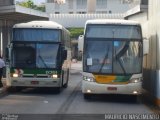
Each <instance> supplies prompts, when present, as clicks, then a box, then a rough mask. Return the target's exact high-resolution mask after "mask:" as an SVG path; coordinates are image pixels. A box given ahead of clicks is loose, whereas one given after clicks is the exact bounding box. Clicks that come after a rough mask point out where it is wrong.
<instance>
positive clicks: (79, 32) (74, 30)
mask: <svg viewBox="0 0 160 120" xmlns="http://www.w3.org/2000/svg"><path fill="white" fill-rule="evenodd" d="M68 30H69V31H70V33H71V38H78V37H79V35H82V34H83V32H84V28H68Z"/></svg>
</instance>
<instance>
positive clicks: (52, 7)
mask: <svg viewBox="0 0 160 120" xmlns="http://www.w3.org/2000/svg"><path fill="white" fill-rule="evenodd" d="M77 1H78V0H66V3H65V4H60V5H59V6H58V5H56V4H55V3H46V12H47V13H55V12H60V13H62V14H64V13H67V14H68V13H69V12H73V13H74V14H75V13H79V12H83V13H87V11H88V10H87V0H86V2H85V3H86V4H85V5H82V6H81V7H77ZM94 1H95V0H94ZM106 1H107V2H106V3H107V4H106V5H104V6H102V7H98V6H97V4H96V3H98V2H95V3H93V0H88V3H89V4H91V3H92V4H91V5H90V6H92V5H93V6H95V5H94V4H96V6H95V8H92V9H91V7H89V6H88V9H90V10H91V11H92V12H94V11H95V12H96V13H109V11H111V12H112V13H124V12H125V11H126V10H128V9H129V5H128V4H122V2H121V0H106ZM69 2H73V7H72V8H70V7H69ZM90 2H91V3H90ZM78 5H79V4H78ZM94 9H95V10H94Z"/></svg>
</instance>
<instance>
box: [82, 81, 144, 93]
mask: <svg viewBox="0 0 160 120" xmlns="http://www.w3.org/2000/svg"><path fill="white" fill-rule="evenodd" d="M141 91H142V82H138V83H129V84H116V85H115V84H98V83H96V82H88V81H84V80H83V82H82V93H84V94H127V95H139V94H141Z"/></svg>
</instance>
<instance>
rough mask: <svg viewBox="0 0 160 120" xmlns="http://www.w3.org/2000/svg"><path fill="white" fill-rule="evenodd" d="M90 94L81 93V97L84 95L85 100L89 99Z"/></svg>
mask: <svg viewBox="0 0 160 120" xmlns="http://www.w3.org/2000/svg"><path fill="white" fill-rule="evenodd" d="M91 96H92V95H91V94H86V93H85V94H83V97H84V99H86V100H90V99H91Z"/></svg>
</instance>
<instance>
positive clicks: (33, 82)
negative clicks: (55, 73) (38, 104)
mask: <svg viewBox="0 0 160 120" xmlns="http://www.w3.org/2000/svg"><path fill="white" fill-rule="evenodd" d="M31 84H33V85H37V84H39V81H31Z"/></svg>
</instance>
